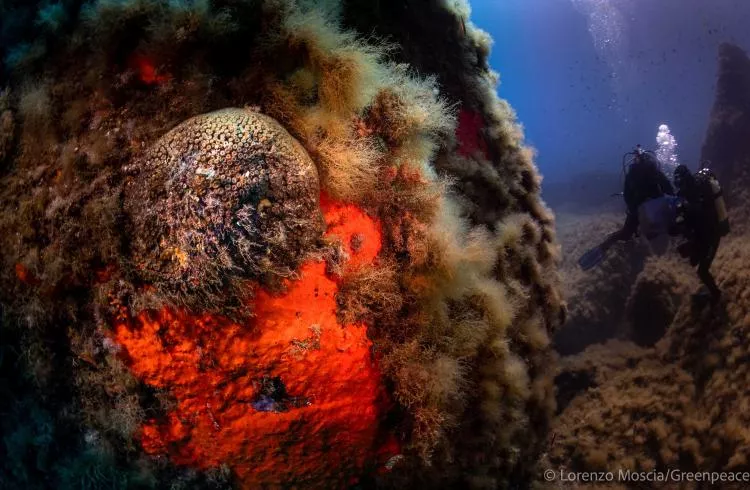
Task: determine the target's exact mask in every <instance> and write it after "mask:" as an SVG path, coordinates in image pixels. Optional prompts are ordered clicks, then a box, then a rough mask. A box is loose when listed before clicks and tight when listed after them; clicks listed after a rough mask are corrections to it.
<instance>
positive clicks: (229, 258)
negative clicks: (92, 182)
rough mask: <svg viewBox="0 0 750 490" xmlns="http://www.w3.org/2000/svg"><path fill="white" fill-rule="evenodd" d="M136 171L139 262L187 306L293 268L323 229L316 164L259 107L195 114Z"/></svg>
mask: <svg viewBox="0 0 750 490" xmlns="http://www.w3.org/2000/svg"><path fill="white" fill-rule="evenodd" d="M129 170H130V171H132V172H133V173H135V174H136V175H137V176H136V177H135V178H134V179H133V180H131V181H129V182H128V183H127V185H126V186H125V206H124V210H125V212H126V213H127V216H128V217H129V221H130V222H131V223H132V230H131V231H130V236H131V237H132V240H131V247H132V254H133V256H132V260H133V261H135V264H136V268H137V269H138V270H139V271H141V275H142V276H143V280H144V281H147V282H149V283H150V284H153V285H154V286H156V287H157V288H158V289H159V292H160V293H162V294H164V295H166V296H174V297H175V299H176V300H178V301H181V302H183V303H186V304H187V306H192V307H195V306H197V305H199V304H200V305H202V306H203V307H206V305H208V304H211V305H212V306H214V307H217V306H220V305H221V304H222V303H224V304H226V303H227V302H226V298H227V297H231V296H232V295H231V294H229V293H228V292H227V290H226V287H230V288H232V289H233V290H237V289H241V288H242V286H241V280H242V279H265V280H266V281H268V280H272V279H273V278H274V277H275V278H277V279H278V278H282V277H289V276H291V275H292V274H293V271H294V270H295V269H296V268H297V266H298V265H299V262H300V260H301V258H302V257H303V256H304V255H305V253H306V252H308V251H309V250H310V248H311V247H312V245H313V244H314V242H315V240H317V239H318V238H319V236H320V234H321V232H322V226H323V222H322V218H321V216H320V207H319V205H318V199H319V196H320V185H319V183H318V174H317V170H316V168H315V165H314V164H313V162H312V160H310V157H309V156H308V155H307V152H306V151H305V150H304V148H302V145H300V143H299V142H298V141H297V140H296V139H294V138H293V137H292V136H291V135H289V133H288V132H287V131H286V130H285V129H284V128H282V127H281V126H280V125H279V124H278V123H277V122H276V121H274V120H273V119H271V118H269V117H267V116H264V115H263V114H259V113H257V112H252V111H250V110H243V109H223V110H220V111H216V112H213V113H210V114H204V115H200V116H196V117H194V118H191V119H190V120H188V121H185V122H184V123H182V124H180V125H179V126H177V127H176V128H174V129H172V130H171V131H169V132H168V133H167V134H166V135H164V136H163V137H162V138H160V139H159V140H158V141H157V142H156V143H154V144H153V145H152V147H151V148H149V149H148V151H147V152H146V154H145V156H144V157H143V158H142V159H141V160H140V161H139V162H138V163H136V164H134V165H133V166H132V167H131V168H130V169H129ZM237 283H240V284H239V285H238V284H237ZM237 293H238V294H239V293H241V291H237Z"/></svg>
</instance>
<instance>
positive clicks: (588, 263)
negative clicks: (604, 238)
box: [578, 245, 605, 271]
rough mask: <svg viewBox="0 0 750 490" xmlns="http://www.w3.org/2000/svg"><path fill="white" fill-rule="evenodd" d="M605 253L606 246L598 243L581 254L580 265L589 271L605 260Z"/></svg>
mask: <svg viewBox="0 0 750 490" xmlns="http://www.w3.org/2000/svg"><path fill="white" fill-rule="evenodd" d="M604 255H605V254H604V248H603V247H602V246H601V245H597V246H596V247H594V248H592V249H591V250H589V251H588V252H586V253H585V254H583V255H581V258H579V259H578V266H579V267H580V268H581V269H583V270H585V271H587V270H589V269H591V268H592V267H595V266H596V265H598V264H599V262H601V261H602V260H604Z"/></svg>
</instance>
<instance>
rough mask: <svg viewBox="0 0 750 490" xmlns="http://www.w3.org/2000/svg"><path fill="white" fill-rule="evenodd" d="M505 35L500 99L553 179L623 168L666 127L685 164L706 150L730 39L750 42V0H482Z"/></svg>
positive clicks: (499, 60) (489, 21)
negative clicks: (721, 49) (724, 46)
mask: <svg viewBox="0 0 750 490" xmlns="http://www.w3.org/2000/svg"><path fill="white" fill-rule="evenodd" d="M471 5H472V20H473V22H474V23H475V24H476V25H478V26H479V27H481V28H482V29H484V30H486V31H488V32H489V33H490V34H491V35H492V37H493V38H494V40H495V45H494V47H493V50H492V56H491V59H490V63H491V64H492V66H493V68H494V69H496V70H498V71H499V72H500V74H501V84H500V88H499V93H500V96H501V97H503V98H505V99H508V100H509V101H510V103H511V104H512V106H513V107H514V108H515V110H516V112H517V114H518V117H519V120H520V121H521V122H522V123H523V125H524V127H525V130H526V137H527V140H528V142H529V143H531V144H532V145H533V146H534V147H535V148H536V149H537V150H538V157H537V164H538V166H539V168H540V170H541V172H542V174H543V175H544V176H545V179H546V181H547V182H550V181H555V180H561V179H565V178H566V176H568V175H570V174H571V173H577V172H579V171H586V170H596V171H601V170H608V169H612V171H613V172H618V171H619V165H620V157H621V155H622V154H623V153H624V152H626V151H628V150H630V149H631V148H632V147H633V146H634V145H635V144H636V143H641V144H643V145H644V146H645V147H654V146H655V138H656V133H657V128H658V126H659V124H661V123H666V124H668V125H669V127H670V128H671V131H672V133H673V134H674V135H675V137H676V139H677V142H678V145H679V147H678V153H679V155H680V158H681V160H682V161H684V162H686V163H688V164H690V165H695V164H696V163H697V160H698V159H699V157H700V149H701V145H702V142H703V138H704V134H705V130H706V126H707V122H708V118H709V114H710V111H711V106H712V104H713V99H714V88H715V86H714V84H715V77H716V70H717V50H718V46H719V44H720V43H722V42H724V41H728V42H733V43H736V44H738V45H739V46H741V47H743V48H744V49H745V50H750V27H749V26H750V1H748V0H474V1H473V2H472V3H471Z"/></svg>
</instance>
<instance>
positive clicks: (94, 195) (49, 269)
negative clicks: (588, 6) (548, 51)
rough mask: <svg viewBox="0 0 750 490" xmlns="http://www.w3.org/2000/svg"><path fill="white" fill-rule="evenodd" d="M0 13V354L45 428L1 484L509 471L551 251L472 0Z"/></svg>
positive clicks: (235, 481)
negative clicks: (46, 434)
mask: <svg viewBox="0 0 750 490" xmlns="http://www.w3.org/2000/svg"><path fill="white" fill-rule="evenodd" d="M0 8H2V9H3V17H2V18H3V21H2V22H3V25H4V29H3V30H2V36H3V41H4V42H3V43H2V48H1V49H2V54H3V65H2V67H1V73H2V74H1V75H0V86H2V87H8V91H7V92H6V91H4V92H3V94H4V95H3V99H2V101H3V102H2V103H3V104H4V106H3V108H2V109H3V110H2V111H1V112H2V114H10V115H9V116H3V118H4V119H3V121H5V120H6V119H7V121H9V122H4V123H3V126H2V128H3V129H2V131H3V132H2V133H1V134H2V139H0V141H2V142H3V143H2V147H3V148H4V160H5V163H4V164H3V167H2V169H0V172H2V174H1V175H0V208H1V209H2V213H0V247H2V248H3V250H4V254H3V256H2V268H0V305H2V313H3V315H2V316H3V324H2V329H3V334H2V339H3V340H2V343H3V352H6V351H7V352H8V356H7V357H5V358H4V359H3V362H4V363H5V362H8V363H10V364H3V369H4V370H8V369H9V368H8V366H9V365H17V366H20V367H21V368H22V369H18V370H14V373H10V375H11V377H12V380H13V381H12V383H11V385H12V387H13V390H12V393H13V394H14V396H13V399H18V400H27V401H26V402H24V403H28V404H29V406H33V407H39V408H38V410H37V409H36V408H35V409H34V410H35V412H34V413H37V412H38V413H40V414H45V415H43V417H46V419H45V420H47V422H46V423H47V424H48V425H49V426H50V427H51V429H50V430H51V431H52V432H54V433H57V432H58V431H60V432H61V434H62V432H63V431H64V437H62V436H61V437H55V438H54V440H51V438H43V437H40V438H36V439H35V441H37V443H36V446H34V448H29V447H27V448H26V449H25V450H24V451H25V452H24V453H23V454H22V455H19V456H18V457H17V458H16V456H13V457H14V458H16V459H13V461H12V464H10V463H9V464H8V465H5V466H4V467H3V468H2V470H1V471H2V472H3V473H2V474H0V477H2V479H3V481H7V482H10V483H9V484H10V485H16V486H18V485H21V486H27V487H43V486H54V487H61V486H62V485H64V482H65V481H67V480H65V478H67V476H64V475H61V474H60V473H59V472H57V470H56V468H60V467H65V466H70V467H76V465H81V466H82V467H84V468H87V469H84V470H81V471H87V472H89V473H86V474H87V475H89V474H90V475H92V476H91V477H90V478H101V482H104V483H101V484H107V485H109V486H114V487H121V488H125V487H128V488H132V487H135V486H142V487H156V488H163V487H165V486H167V485H169V486H171V487H173V488H181V487H182V488H201V487H204V488H217V487H219V488H222V487H226V486H232V485H234V486H240V487H242V486H256V485H258V486H263V485H270V486H274V485H277V486H283V485H290V486H294V485H304V486H306V487H324V488H330V487H340V486H346V485H353V484H359V485H362V486H384V487H389V486H390V487H399V488H404V487H424V486H425V485H428V486H433V487H436V486H442V487H453V486H456V485H467V486H471V487H473V488H494V487H507V486H511V485H514V484H520V483H521V482H524V481H528V480H529V478H530V475H531V474H533V472H534V468H535V465H536V461H537V459H538V454H539V452H540V451H541V450H542V449H543V445H544V442H545V438H546V435H547V430H548V427H549V425H548V424H549V420H550V417H551V415H552V412H553V410H554V393H553V374H554V369H553V360H554V356H553V353H552V349H551V345H550V337H551V336H552V334H553V333H554V331H555V330H556V328H557V326H558V325H559V324H560V322H561V321H562V319H563V318H564V316H565V309H564V305H563V303H562V299H561V296H560V291H559V284H558V276H557V273H556V265H557V262H558V260H559V247H558V245H557V243H556V237H555V231H554V220H553V218H552V215H551V213H550V211H549V210H548V209H547V208H546V207H545V205H544V203H543V202H542V200H541V198H540V177H539V175H538V174H537V172H536V169H535V167H534V165H533V152H532V150H531V149H529V148H528V147H526V146H525V145H524V142H523V135H522V132H521V129H520V126H519V125H518V124H517V123H516V121H515V116H514V115H513V113H512V111H511V110H510V108H509V107H508V106H507V104H506V103H505V102H503V101H502V100H500V99H499V98H498V97H497V95H496V91H495V88H496V83H497V76H496V74H494V73H493V72H492V71H491V70H490V68H489V67H488V65H487V56H488V52H489V44H490V40H489V38H488V36H487V35H486V34H484V33H482V32H481V31H480V30H478V29H476V28H475V27H474V26H473V25H472V24H471V22H470V21H469V19H468V16H469V8H468V5H466V4H464V3H462V2H458V3H457V2H442V1H433V2H426V3H425V4H423V5H422V4H420V5H416V4H406V5H404V4H402V3H401V2H395V1H393V2H376V3H368V4H366V5H365V4H362V3H361V2H341V3H339V2H325V3H316V2H304V1H303V2H287V1H283V0H282V1H278V0H266V1H258V2H256V1H244V0H240V1H227V2H225V1H219V2H207V1H201V0H196V1H186V2H160V1H153V0H129V1H110V0H92V1H89V2H85V3H83V4H81V3H80V2H72V3H68V2H61V3H58V4H54V5H50V4H47V3H33V2H32V3H24V4H21V3H18V2H13V3H6V4H3V6H2V7H0ZM6 23H7V28H6ZM35 29H42V30H43V32H44V35H41V36H34V35H32V33H33V32H35ZM417 73H420V74H422V75H421V76H420V75H417ZM317 316H320V318H318V317H317ZM326 380H328V381H330V383H328V384H326V383H327V381H326ZM6 400H7V401H4V403H7V404H9V405H11V406H13V403H15V402H12V401H11V399H10V398H8V399H6ZM4 412H5V413H12V414H14V415H13V416H12V417H11V418H9V419H7V420H4V421H3V423H4V424H6V425H7V427H14V426H16V425H17V426H19V427H23V426H25V425H28V424H30V423H33V420H30V417H29V416H28V414H27V413H25V412H24V411H23V410H17V409H13V410H5V411H4ZM40 417H42V415H40ZM4 433H5V434H16V432H11V431H6V432H4ZM25 433H26V434H31V435H33V434H34V432H33V431H32V432H29V431H28V430H27V431H26V432H25ZM17 434H19V435H18V436H17V437H16V439H22V438H23V437H26V436H23V434H24V432H17ZM250 434H252V436H250ZM31 435H30V436H28V437H31ZM6 446H7V444H6ZM34 451H36V452H37V453H39V452H44V454H45V455H46V456H47V457H45V458H42V459H41V460H40V463H39V466H38V467H37V468H27V466H28V465H24V463H23V461H25V460H27V459H28V458H30V457H32V456H31V454H32V453H33V452H34ZM100 452H101V453H102V454H101V456H100V455H99V453H100ZM331 453H335V454H336V455H337V457H338V458H337V459H336V460H335V462H333V461H332V460H331V459H330V458H329V457H328V456H330V454H331ZM92 458H93V459H92ZM106 462H112V464H110V466H108V469H107V472H106V473H102V472H100V471H99V470H97V468H99V466H97V465H102V464H107V463H106ZM256 463H257V464H256ZM86 484H88V485H98V484H100V483H99V480H97V483H90V482H89V483H86Z"/></svg>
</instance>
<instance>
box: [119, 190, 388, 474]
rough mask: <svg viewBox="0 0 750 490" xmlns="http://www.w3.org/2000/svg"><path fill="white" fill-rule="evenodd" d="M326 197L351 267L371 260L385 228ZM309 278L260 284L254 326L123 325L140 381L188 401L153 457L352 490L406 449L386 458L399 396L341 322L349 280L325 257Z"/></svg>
mask: <svg viewBox="0 0 750 490" xmlns="http://www.w3.org/2000/svg"><path fill="white" fill-rule="evenodd" d="M321 201H322V206H323V211H324V215H325V218H326V222H327V224H328V232H327V235H328V236H331V235H335V236H336V237H338V238H339V239H340V240H341V241H342V242H343V244H344V246H345V247H346V251H347V253H348V255H349V262H348V264H347V267H348V266H351V265H360V264H364V263H368V262H372V261H373V260H374V259H375V257H376V256H377V255H378V253H379V251H380V246H381V243H380V238H381V237H380V228H379V224H378V223H377V222H376V221H375V220H373V219H372V218H370V217H368V216H367V215H366V214H365V213H363V212H362V211H361V210H360V209H358V208H357V207H355V206H352V205H342V204H338V203H334V202H331V201H330V200H328V199H327V198H325V197H323V198H322V199H321ZM355 235H356V236H358V238H356V239H355ZM353 240H354V241H355V242H356V243H357V244H358V245H357V246H353V245H352V242H353ZM299 275H300V279H299V280H297V281H290V282H288V283H287V291H286V292H285V293H284V294H282V295H276V296H275V295H272V294H270V293H268V292H266V291H265V290H263V289H258V290H257V291H256V292H255V296H254V299H253V301H252V305H250V306H251V308H252V311H253V314H254V318H253V319H252V320H251V321H250V322H249V324H239V323H234V322H232V321H230V320H228V319H226V318H223V317H219V316H216V315H209V314H203V315H191V314H189V313H187V312H184V311H179V310H177V311H176V310H171V309H163V310H161V311H158V312H150V313H149V312H144V313H141V314H139V315H138V316H137V317H136V318H134V319H132V320H130V321H127V322H123V323H120V324H118V325H116V326H115V333H114V337H115V339H116V341H117V342H119V343H120V344H121V345H122V346H123V347H125V349H126V351H127V356H128V360H129V366H130V368H131V370H132V371H133V372H134V374H135V375H136V376H138V377H139V378H140V379H141V380H143V381H144V382H145V383H147V384H149V385H151V386H154V387H157V388H162V389H168V390H169V391H170V393H171V394H172V396H174V398H175V399H176V402H177V403H176V407H175V408H174V409H173V410H172V411H171V412H170V413H168V414H167V420H151V421H149V422H148V423H147V424H146V425H145V426H144V427H143V430H142V445H143V448H144V449H145V450H146V451H147V452H148V453H151V454H167V455H169V457H170V459H171V460H172V461H173V462H175V463H177V464H183V465H191V466H195V467H199V468H204V469H207V468H211V467H217V466H219V465H222V464H223V465H227V466H229V467H230V468H231V469H232V470H233V472H234V473H235V475H236V476H237V479H238V480H239V482H240V483H241V484H242V486H243V487H248V488H250V487H252V488H255V487H256V486H257V485H270V486H279V485H283V484H290V483H291V484H294V483H296V484H303V485H304V486H306V487H307V486H313V487H315V486H319V487H330V486H332V482H339V484H340V485H345V484H348V483H350V481H349V479H350V478H352V477H356V475H357V474H359V473H360V472H361V471H362V468H363V466H364V465H365V464H367V463H369V462H372V461H374V460H375V459H381V458H382V457H386V458H387V457H388V456H390V455H392V454H393V451H397V450H398V448H397V447H393V446H389V449H390V448H391V447H393V449H392V451H389V453H390V454H386V455H383V453H382V444H381V443H384V442H385V441H383V440H382V438H381V436H383V434H382V431H381V430H380V428H379V422H380V421H381V420H382V419H383V413H384V411H386V410H387V409H388V399H387V396H386V394H385V392H384V388H383V383H382V380H381V374H380V372H379V370H378V368H377V366H376V365H375V364H374V362H373V360H372V356H371V346H372V345H371V342H370V340H369V339H368V338H367V336H366V328H364V326H362V325H340V324H338V323H337V320H336V302H335V295H336V292H337V289H338V285H337V283H336V281H335V280H334V279H331V278H330V277H328V276H327V275H326V264H325V262H323V261H308V262H306V263H305V264H303V265H302V267H301V268H300V271H299ZM269 385H273V386H274V387H275V388H276V393H275V394H274V393H272V392H270V391H268V386H269ZM281 386H283V389H282V390H281V392H282V393H279V390H278V389H279V387H281ZM264 387H265V388H264ZM284 389H285V393H283V392H284ZM264 390H266V391H264ZM280 394H283V397H281V396H279V395H280ZM333 486H335V484H334V485H333Z"/></svg>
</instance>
